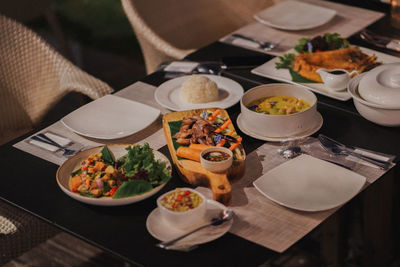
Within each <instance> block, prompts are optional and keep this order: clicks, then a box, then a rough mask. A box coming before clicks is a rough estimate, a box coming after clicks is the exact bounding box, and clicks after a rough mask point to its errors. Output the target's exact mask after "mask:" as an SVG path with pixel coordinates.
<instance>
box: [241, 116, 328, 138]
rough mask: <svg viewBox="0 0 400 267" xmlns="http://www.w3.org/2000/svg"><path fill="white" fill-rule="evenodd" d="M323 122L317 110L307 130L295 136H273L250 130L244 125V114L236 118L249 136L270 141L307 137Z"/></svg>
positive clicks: (242, 129)
mask: <svg viewBox="0 0 400 267" xmlns="http://www.w3.org/2000/svg"><path fill="white" fill-rule="evenodd" d="M323 122H324V120H323V118H322V116H321V114H320V113H319V112H316V113H315V118H314V123H313V125H312V126H311V127H310V128H309V129H307V130H306V131H304V132H301V133H299V134H296V135H293V136H280V137H271V136H263V135H259V134H256V133H254V132H252V131H250V130H248V129H247V128H246V127H245V126H244V125H245V124H244V123H243V117H242V114H239V116H238V117H237V120H236V123H237V126H238V128H239V129H240V130H241V131H242V132H243V133H245V134H247V135H248V136H251V137H253V138H256V139H260V140H264V141H270V142H282V141H288V140H297V139H301V138H305V137H307V136H310V135H312V134H314V133H316V132H317V131H318V130H319V129H320V128H321V127H322V124H323Z"/></svg>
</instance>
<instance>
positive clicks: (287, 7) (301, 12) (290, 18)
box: [254, 0, 336, 31]
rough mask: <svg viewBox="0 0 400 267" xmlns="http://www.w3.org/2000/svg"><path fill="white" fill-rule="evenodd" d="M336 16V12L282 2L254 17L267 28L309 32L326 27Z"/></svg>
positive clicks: (318, 7) (291, 2)
mask: <svg viewBox="0 0 400 267" xmlns="http://www.w3.org/2000/svg"><path fill="white" fill-rule="evenodd" d="M335 15H336V10H333V9H329V8H326V7H320V6H316V5H312V4H308V3H304V2H299V1H291V0H288V1H282V2H280V3H278V4H276V5H273V6H272V7H269V8H267V9H265V10H263V11H261V12H260V13H258V14H256V15H254V18H255V19H256V20H257V21H258V22H260V23H262V24H264V25H267V26H270V27H273V28H277V29H281V30H291V31H299V30H307V29H312V28H316V27H318V26H321V25H324V24H325V23H327V22H328V21H330V20H331V19H332V18H333V17H335Z"/></svg>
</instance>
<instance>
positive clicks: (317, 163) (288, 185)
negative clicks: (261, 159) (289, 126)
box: [253, 154, 366, 212]
mask: <svg viewBox="0 0 400 267" xmlns="http://www.w3.org/2000/svg"><path fill="white" fill-rule="evenodd" d="M365 181H366V178H365V177H364V176H362V175H360V174H358V173H355V172H352V171H350V170H348V169H345V168H342V167H340V166H337V165H335V164H332V163H329V162H326V161H324V160H320V159H317V158H314V157H312V156H309V155H305V154H303V155H300V156H298V157H296V158H294V159H292V160H289V161H287V162H285V163H283V164H281V165H279V166H278V167H275V168H274V169H272V170H270V171H268V172H267V173H266V174H264V175H263V176H261V177H260V178H258V179H257V180H256V181H254V182H253V184H254V186H255V188H256V189H257V190H258V191H259V192H260V193H261V194H263V195H264V196H266V197H267V198H269V199H270V200H272V201H274V202H276V203H278V204H280V205H282V206H285V207H288V208H292V209H296V210H302V211H311V212H315V211H323V210H329V209H332V208H335V207H338V206H340V205H343V204H345V203H346V202H347V201H349V200H350V199H352V198H353V197H354V196H355V195H357V193H358V192H360V190H361V189H362V187H363V186H364V184H365Z"/></svg>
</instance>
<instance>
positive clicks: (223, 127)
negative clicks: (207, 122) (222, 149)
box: [215, 119, 232, 133]
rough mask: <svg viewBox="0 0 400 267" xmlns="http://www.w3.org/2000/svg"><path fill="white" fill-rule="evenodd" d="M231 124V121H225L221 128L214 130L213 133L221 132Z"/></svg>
mask: <svg viewBox="0 0 400 267" xmlns="http://www.w3.org/2000/svg"><path fill="white" fill-rule="evenodd" d="M231 123H232V121H231V119H229V120H227V121H226V122H225V123H224V124H222V125H221V127H219V128H218V129H217V130H215V132H216V133H220V132H222V131H223V130H224V129H225V128H226V127H228V125H229V124H231Z"/></svg>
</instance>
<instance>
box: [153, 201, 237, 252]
mask: <svg viewBox="0 0 400 267" xmlns="http://www.w3.org/2000/svg"><path fill="white" fill-rule="evenodd" d="M226 209H227V207H225V206H224V205H222V204H221V203H219V202H217V201H214V200H210V199H208V200H207V212H206V215H205V216H204V218H203V220H202V221H201V222H199V223H201V224H207V223H209V222H210V221H211V219H213V218H216V217H217V216H218V214H219V213H220V211H221V210H226ZM232 224H233V219H231V220H229V221H227V222H224V223H223V224H221V225H218V226H210V227H207V228H204V229H202V230H200V231H197V232H195V233H193V234H191V235H189V236H188V237H186V238H184V239H182V240H180V241H178V242H177V243H176V245H175V246H193V245H198V244H203V243H207V242H210V241H213V240H215V239H217V238H219V237H221V236H223V235H224V234H225V233H226V232H228V231H229V229H230V228H231V226H232ZM146 227H147V230H148V231H149V233H150V234H151V235H152V236H153V237H154V238H156V239H158V240H160V241H169V240H172V239H174V238H176V237H178V236H181V235H183V234H185V233H187V232H188V230H183V229H180V228H176V227H171V226H170V225H169V224H166V223H165V221H164V220H163V218H162V216H161V212H160V209H159V208H155V209H154V210H153V211H152V212H151V213H150V214H149V216H148V217H147V221H146ZM194 228H196V227H193V229H194Z"/></svg>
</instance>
